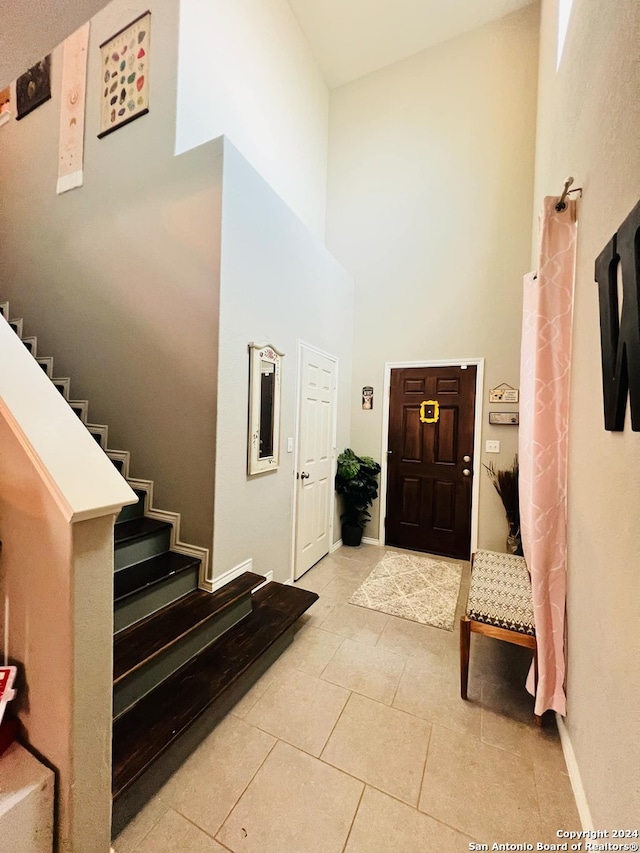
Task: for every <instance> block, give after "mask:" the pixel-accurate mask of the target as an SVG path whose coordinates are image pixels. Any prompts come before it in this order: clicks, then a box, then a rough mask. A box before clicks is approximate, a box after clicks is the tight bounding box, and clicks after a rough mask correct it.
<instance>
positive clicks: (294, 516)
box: [289, 338, 340, 583]
mask: <svg viewBox="0 0 640 853" xmlns="http://www.w3.org/2000/svg"><path fill="white" fill-rule="evenodd" d="M303 347H304V348H305V349H308V350H311V351H312V352H315V353H317V354H318V355H321V356H322V357H323V358H327V359H328V360H329V361H332V362H333V363H334V365H335V374H334V387H333V401H332V405H333V423H332V424H331V467H332V475H331V476H332V479H333V478H334V477H335V472H336V446H337V440H338V377H339V370H340V364H339V361H338V356H337V355H333V354H332V353H330V352H327V351H326V350H323V349H321V348H320V347H317V346H315V345H314V344H310V343H308V342H307V341H303V340H302V338H298V340H297V342H296V348H297V352H298V363H297V372H296V423H295V431H294V439H293V474H292V477H293V480H292V483H293V485H292V490H293V500H292V512H291V560H290V573H289V582H290V583H293V582H294V581H296V580H299V578H298V577H296V535H297V532H298V531H297V524H298V491H297V486H296V484H297V473H298V450H299V447H300V403H301V397H300V384H301V382H302V348H303ZM327 501H328V503H329V551H328V553H331V548H332V546H333V526H334V524H333V522H334V516H335V493H334V491H333V490H331V489H330V490H329V496H328V498H327ZM303 574H304V572H303ZM300 577H302V575H300Z"/></svg>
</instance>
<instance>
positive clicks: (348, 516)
mask: <svg viewBox="0 0 640 853" xmlns="http://www.w3.org/2000/svg"><path fill="white" fill-rule="evenodd" d="M379 473H380V466H379V465H378V463H377V462H375V461H374V460H373V459H372V458H371V457H370V456H356V454H355V453H354V452H353V450H350V449H349V448H347V449H346V450H344V451H343V452H342V453H341V454H340V455H339V456H338V470H337V472H336V492H337V493H338V494H339V495H342V498H343V507H344V512H343V513H342V515H341V516H340V521H342V544H343V545H349V546H353V547H357V546H358V545H360V543H361V541H362V531H363V529H364V527H365V526H366V524H367V522H368V521H369V519H370V518H371V513H370V512H369V511H368V510H369V507H370V506H371V504H372V503H373V502H374V500H375V499H376V498H377V497H378V474H379Z"/></svg>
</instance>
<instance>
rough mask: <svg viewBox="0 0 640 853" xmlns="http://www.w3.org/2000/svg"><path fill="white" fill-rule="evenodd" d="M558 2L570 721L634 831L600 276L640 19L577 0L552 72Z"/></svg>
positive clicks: (638, 683) (620, 473) (627, 543)
mask: <svg viewBox="0 0 640 853" xmlns="http://www.w3.org/2000/svg"><path fill="white" fill-rule="evenodd" d="M557 11H558V10H557V0H544V2H543V7H542V34H541V36H542V37H541V52H540V89H539V109H538V113H539V124H538V147H537V164H536V193H535V195H536V208H538V207H539V206H540V203H541V200H542V197H543V196H544V195H555V194H557V193H558V191H559V188H561V187H562V182H563V180H564V178H565V177H566V176H567V175H573V176H575V178H576V185H581V186H583V187H584V197H583V198H582V200H581V201H579V202H578V221H579V226H578V249H577V251H578V256H577V271H576V287H575V313H574V339H573V340H574V343H573V346H574V350H573V369H572V377H571V382H572V391H571V414H570V435H569V447H570V451H569V454H570V455H569V517H568V532H569V578H568V606H567V619H568V631H569V637H568V655H569V658H568V674H567V687H568V716H567V725H568V729H569V733H570V737H571V741H572V744H573V748H574V751H575V754H576V758H577V762H578V766H579V769H580V774H581V777H582V782H583V785H584V789H585V792H586V798H587V803H588V806H589V808H590V811H591V816H592V819H593V823H594V825H595V826H596V827H597V828H603V829H604V828H612V827H614V826H616V827H620V828H622V827H627V826H628V827H637V826H638V824H639V823H640V739H639V738H638V733H639V732H640V667H639V666H638V661H639V660H640V639H639V638H640V619H639V617H638V597H639V592H638V582H639V574H638V567H639V565H640V526H639V525H638V507H640V473H639V470H640V469H639V467H638V458H639V456H640V434H638V433H635V432H632V431H631V427H630V424H629V420H628V416H627V424H626V426H625V430H624V432H619V433H613V432H606V431H605V429H604V426H603V408H602V379H601V376H602V373H601V367H600V319H599V311H598V289H597V286H596V285H595V283H594V263H595V259H596V257H597V256H598V255H599V254H600V252H601V250H602V249H603V248H604V246H605V244H606V243H607V242H608V240H609V239H610V238H611V236H612V235H613V234H614V233H615V231H616V230H617V228H618V226H619V225H620V224H621V223H622V221H623V220H624V219H625V217H626V216H627V214H628V213H629V211H630V210H631V208H632V207H633V206H634V205H635V204H636V203H637V201H638V198H639V197H640V144H639V142H638V137H639V133H640V98H639V96H638V93H639V92H640V65H638V36H639V34H640V6H638V3H637V2H636V0H619V2H617V3H614V4H609V3H604V2H602V0H574V4H573V10H572V15H571V19H570V22H569V30H568V35H567V41H566V44H565V49H564V55H563V58H562V63H561V65H560V68H559V70H558V72H557V73H556V30H557Z"/></svg>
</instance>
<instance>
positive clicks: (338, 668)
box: [322, 640, 406, 705]
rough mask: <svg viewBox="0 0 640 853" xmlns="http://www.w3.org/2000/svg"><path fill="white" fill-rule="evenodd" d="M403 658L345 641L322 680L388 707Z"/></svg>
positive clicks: (400, 673)
mask: <svg viewBox="0 0 640 853" xmlns="http://www.w3.org/2000/svg"><path fill="white" fill-rule="evenodd" d="M405 661H406V658H405V657H402V656H400V655H394V654H393V652H388V651H387V650H386V649H379V648H377V647H376V646H367V645H365V644H364V643H356V642H355V641H354V640H344V641H343V643H342V645H341V646H340V648H339V649H338V650H337V651H336V653H335V654H334V656H333V658H332V659H331V661H330V662H329V663H328V664H327V666H326V668H325V669H324V671H323V673H322V678H323V679H324V680H325V681H331V682H332V683H333V684H339V685H340V686H341V687H346V688H347V690H354V691H355V692H356V693H361V694H362V695H363V696H368V697H369V698H370V699H377V701H378V702H384V703H385V704H386V705H390V704H391V702H392V701H393V697H394V695H395V692H396V688H397V686H398V682H399V681H400V676H401V675H402V671H403V669H404V664H405Z"/></svg>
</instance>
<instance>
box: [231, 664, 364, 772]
mask: <svg viewBox="0 0 640 853" xmlns="http://www.w3.org/2000/svg"><path fill="white" fill-rule="evenodd" d="M348 698H349V691H348V690H344V689H343V688H342V687H338V686H336V685H335V684H329V683H328V682H326V681H322V680H321V679H319V678H316V677H315V676H313V675H307V674H306V673H304V672H300V671H298V670H293V671H291V672H290V673H288V674H287V675H286V676H285V677H284V678H283V679H282V681H279V682H278V683H277V684H273V685H272V686H271V687H270V688H269V689H268V690H267V692H266V693H265V694H264V695H263V696H262V697H261V698H260V699H259V700H258V701H257V702H256V704H255V705H254V706H253V708H252V709H251V710H250V711H249V713H248V714H247V716H246V718H245V719H246V721H247V722H248V723H251V724H252V725H254V726H258V727H259V728H261V729H263V730H264V731H267V732H269V734H272V735H275V737H277V738H280V739H281V740H285V741H287V743H290V744H293V746H297V747H299V748H300V749H303V750H304V751H305V752H309V753H311V754H312V755H316V756H317V755H320V753H321V752H322V749H323V747H324V745H325V743H326V742H327V739H328V737H329V735H330V734H331V731H332V730H333V727H334V726H335V724H336V721H337V719H338V717H339V716H340V714H341V713H342V709H343V708H344V706H345V704H346V702H347V699H348Z"/></svg>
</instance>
